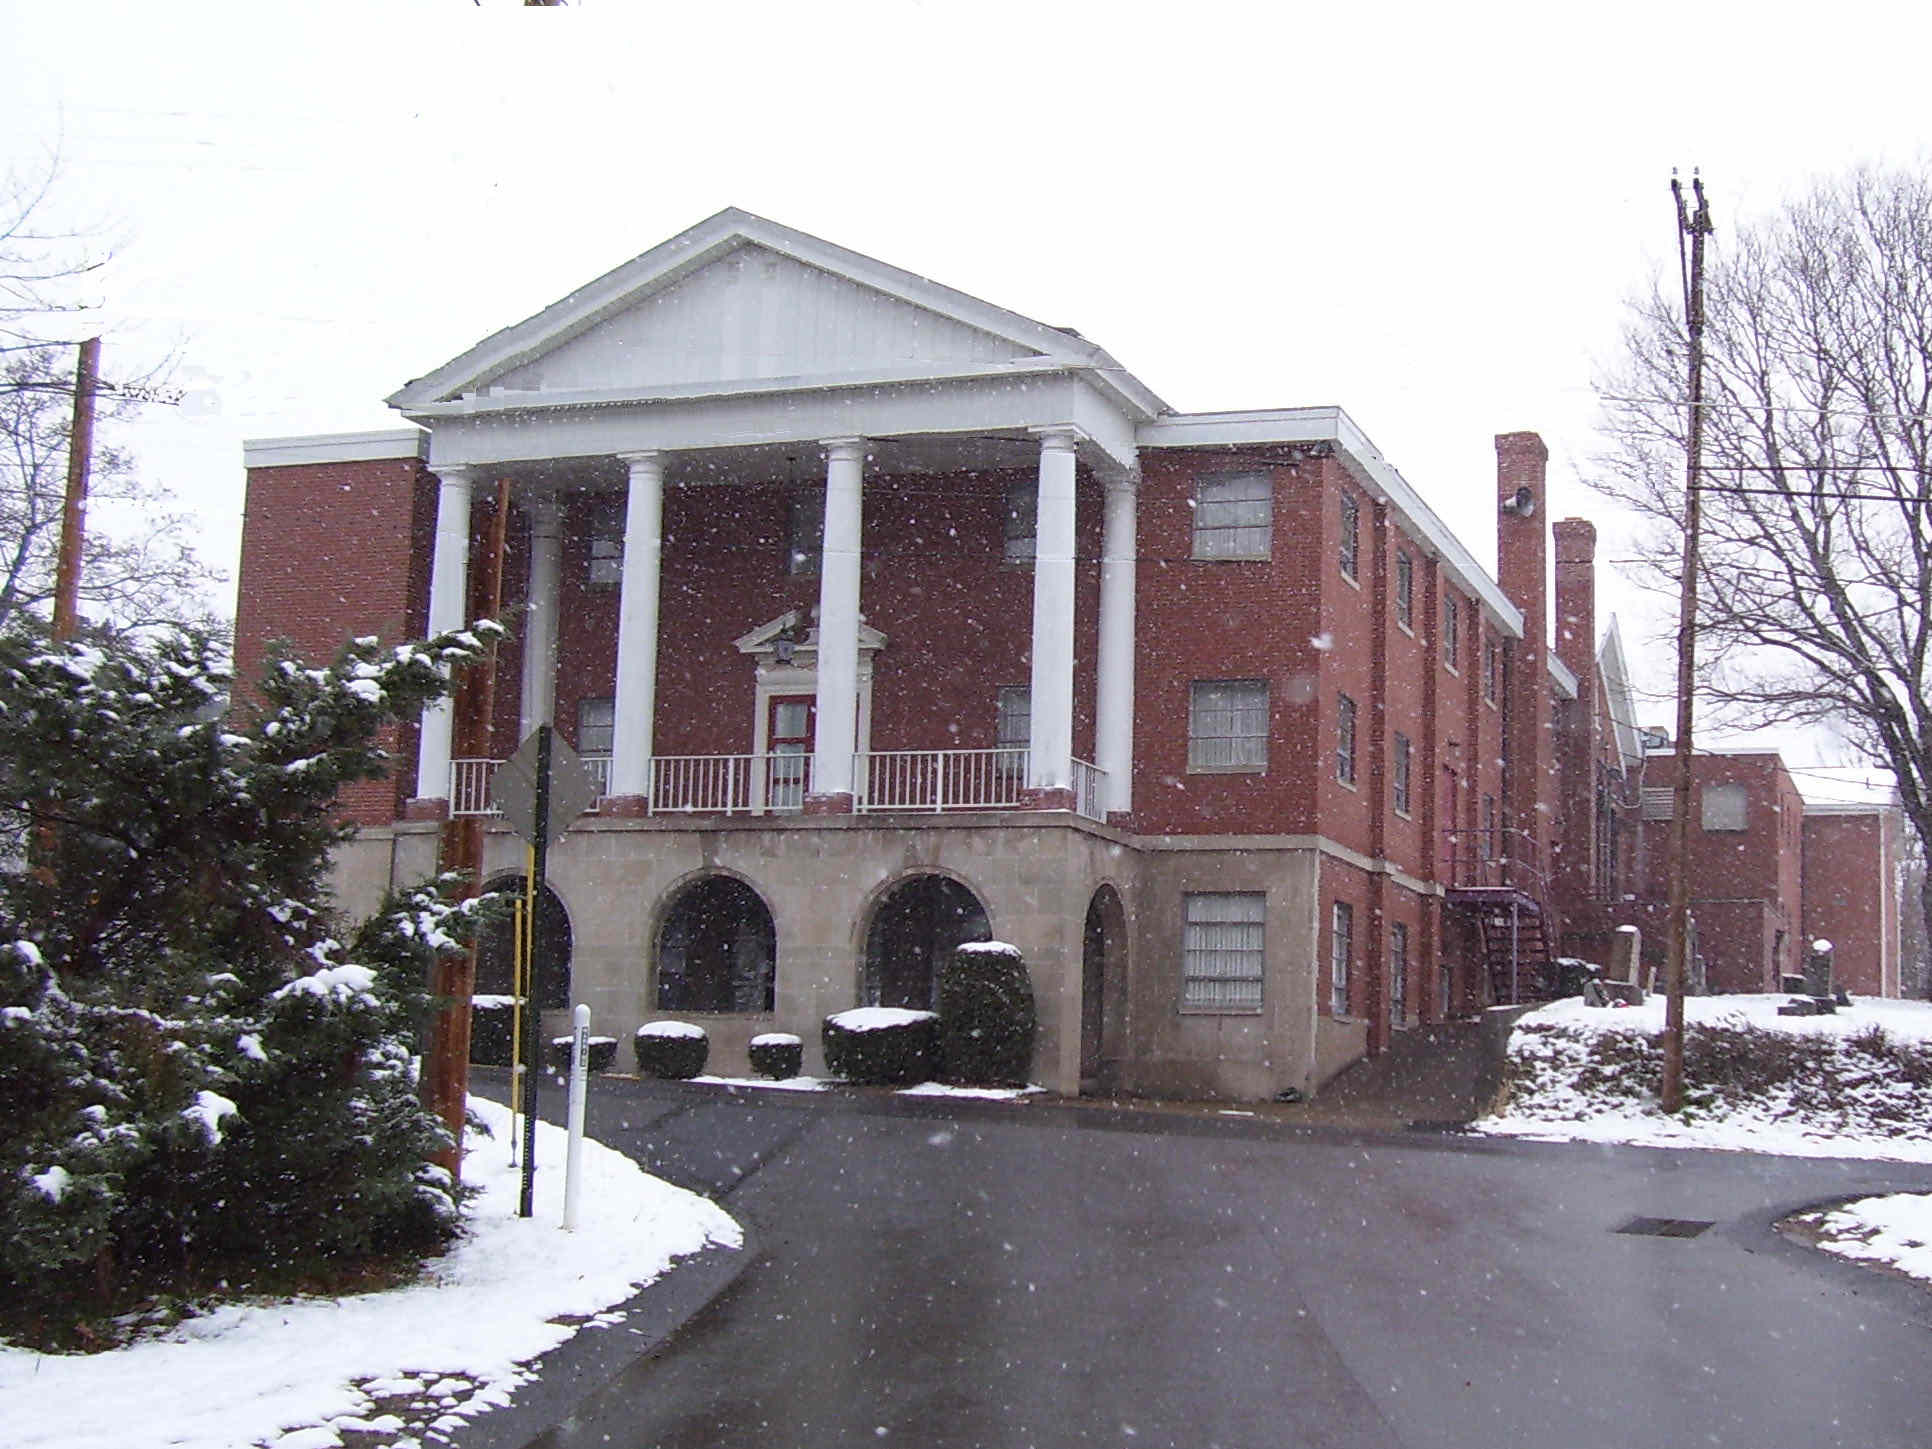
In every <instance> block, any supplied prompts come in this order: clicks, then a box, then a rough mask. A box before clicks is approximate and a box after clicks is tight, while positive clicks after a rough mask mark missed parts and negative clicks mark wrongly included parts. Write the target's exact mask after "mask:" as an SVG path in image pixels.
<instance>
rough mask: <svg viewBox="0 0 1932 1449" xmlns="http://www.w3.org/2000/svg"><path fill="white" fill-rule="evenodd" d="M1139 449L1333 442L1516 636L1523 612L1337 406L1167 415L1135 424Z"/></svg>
mask: <svg viewBox="0 0 1932 1449" xmlns="http://www.w3.org/2000/svg"><path fill="white" fill-rule="evenodd" d="M1136 437H1137V441H1138V442H1139V444H1140V446H1141V447H1143V448H1240V447H1263V446H1266V445H1269V444H1274V443H1333V444H1334V445H1335V450H1336V453H1337V454H1338V455H1339V456H1340V457H1341V459H1342V462H1343V464H1344V466H1346V467H1347V469H1348V471H1349V472H1350V473H1351V474H1353V475H1354V476H1355V478H1356V480H1357V481H1358V482H1360V483H1361V484H1362V486H1363V487H1365V488H1367V489H1368V490H1369V492H1370V493H1372V494H1374V495H1376V496H1377V497H1379V498H1380V499H1381V500H1382V501H1383V502H1385V503H1387V504H1388V505H1389V507H1390V508H1392V509H1394V510H1395V512H1396V514H1397V515H1398V516H1399V517H1400V518H1401V519H1402V520H1403V521H1404V522H1405V523H1406V524H1407V525H1408V527H1409V529H1410V531H1411V532H1412V533H1414V535H1415V537H1416V540H1417V542H1419V543H1421V544H1422V545H1424V546H1425V547H1426V548H1428V549H1430V550H1431V551H1433V552H1434V554H1435V556H1436V557H1437V558H1438V559H1440V560H1441V562H1442V564H1443V567H1444V568H1446V569H1447V570H1448V572H1449V574H1450V576H1451V577H1452V578H1454V579H1455V581H1456V582H1457V583H1458V584H1460V585H1461V586H1462V587H1463V588H1464V589H1465V590H1466V591H1467V592H1468V593H1470V594H1471V595H1473V596H1474V597H1475V598H1477V599H1479V600H1480V601H1481V602H1482V604H1483V606H1484V607H1485V608H1486V609H1488V610H1489V612H1490V613H1491V614H1492V615H1493V616H1494V617H1495V619H1496V621H1497V622H1498V623H1499V624H1500V625H1501V626H1502V628H1503V631H1504V632H1505V633H1508V634H1512V635H1515V636H1516V637H1517V638H1521V637H1522V633H1523V613H1522V610H1520V609H1518V608H1517V607H1516V605H1515V604H1513V603H1511V602H1510V600H1509V597H1508V596H1507V595H1506V594H1504V593H1503V590H1502V587H1501V585H1499V584H1498V583H1497V582H1496V581H1495V580H1494V579H1493V578H1491V577H1490V576H1489V572H1488V571H1487V570H1486V569H1484V568H1483V566H1482V565H1481V564H1479V563H1477V562H1476V556H1475V555H1474V554H1472V553H1470V552H1469V550H1468V549H1467V548H1466V547H1464V545H1463V542H1462V540H1461V539H1459V538H1457V537H1456V535H1455V534H1454V532H1452V531H1451V530H1450V528H1449V525H1448V524H1446V523H1444V522H1443V521H1442V520H1441V519H1440V518H1438V517H1437V516H1436V513H1435V510H1434V509H1432V508H1430V507H1429V505H1428V504H1427V503H1424V502H1423V501H1422V496H1421V495H1420V494H1419V493H1417V492H1416V491H1415V489H1414V488H1412V487H1411V486H1410V485H1409V482H1408V480H1407V479H1406V478H1404V477H1403V476H1402V475H1401V474H1400V473H1398V472H1397V471H1396V470H1395V468H1394V467H1393V466H1391V465H1390V463H1389V462H1388V460H1387V459H1385V458H1384V457H1383V456H1382V453H1381V450H1380V449H1378V448H1377V447H1376V446H1375V444H1373V443H1372V442H1370V441H1369V439H1368V435H1367V434H1366V433H1364V432H1363V431H1362V430H1361V429H1360V428H1359V427H1357V426H1356V425H1355V421H1354V419H1352V418H1351V417H1349V415H1348V414H1347V413H1345V412H1343V411H1342V410H1341V409H1340V408H1338V407H1320V408H1275V409H1268V410H1265V411H1256V412H1232V413H1170V414H1168V415H1167V416H1166V417H1162V418H1156V419H1154V420H1153V421H1152V422H1147V423H1142V424H1141V426H1140V429H1139V431H1138V433H1137V435H1136Z"/></svg>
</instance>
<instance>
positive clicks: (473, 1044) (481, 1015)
mask: <svg viewBox="0 0 1932 1449" xmlns="http://www.w3.org/2000/svg"><path fill="white" fill-rule="evenodd" d="M516 1015H517V999H516V998H515V997H514V996H487V995H486V996H472V997H471V998H470V1061H471V1062H473V1063H474V1064H475V1065H477V1066H479V1067H507V1066H509V1065H510V1062H511V1054H512V1052H513V1050H514V1048H515V1043H516Z"/></svg>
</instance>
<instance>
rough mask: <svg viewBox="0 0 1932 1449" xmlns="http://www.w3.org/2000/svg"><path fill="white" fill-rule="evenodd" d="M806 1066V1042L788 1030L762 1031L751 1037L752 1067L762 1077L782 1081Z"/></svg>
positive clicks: (795, 1074)
mask: <svg viewBox="0 0 1932 1449" xmlns="http://www.w3.org/2000/svg"><path fill="white" fill-rule="evenodd" d="M804 1066H805V1043H804V1042H802V1041H800V1040H799V1039H798V1038H797V1037H795V1036H793V1035H792V1034H791V1033H790V1032H788V1031H767V1032H760V1033H759V1034H758V1035H757V1036H755V1037H753V1038H752V1039H751V1069H752V1070H753V1071H754V1072H756V1073H758V1075H759V1076H761V1077H770V1078H771V1079H772V1080H773V1081H774V1082H782V1081H785V1080H787V1079H788V1078H791V1077H795V1076H797V1075H798V1074H799V1072H800V1071H801V1070H803V1069H804Z"/></svg>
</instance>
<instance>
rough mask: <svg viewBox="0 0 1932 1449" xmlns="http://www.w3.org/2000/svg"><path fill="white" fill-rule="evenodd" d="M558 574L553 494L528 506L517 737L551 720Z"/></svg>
mask: <svg viewBox="0 0 1932 1449" xmlns="http://www.w3.org/2000/svg"><path fill="white" fill-rule="evenodd" d="M562 576H563V528H562V510H561V509H559V508H558V506H557V500H556V499H555V498H554V497H544V498H537V499H534V500H533V501H532V502H531V505H530V583H529V587H528V588H527V589H526V590H525V591H524V604H525V611H524V615H523V708H522V711H521V718H522V724H521V726H520V727H519V728H518V730H517V738H518V739H523V738H525V737H527V736H528V735H529V733H530V731H531V730H533V729H535V728H536V727H537V726H538V725H540V724H555V723H556V722H557V718H556V716H557V589H558V583H559V580H560V579H561V578H562Z"/></svg>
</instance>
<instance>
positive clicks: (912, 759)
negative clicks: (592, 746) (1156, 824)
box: [449, 749, 1107, 820]
mask: <svg viewBox="0 0 1932 1449" xmlns="http://www.w3.org/2000/svg"><path fill="white" fill-rule="evenodd" d="M1026 761H1027V752H1026V751H1025V750H1024V749H995V750H873V751H870V752H867V753H864V754H860V755H857V756H855V757H854V771H853V773H854V777H855V779H856V780H857V782H858V787H859V789H858V798H857V799H856V800H855V801H854V804H853V808H854V809H855V810H856V811H858V812H860V813H864V814H878V813H884V812H894V811H896V812H902V813H903V812H920V813H934V814H937V813H944V812H947V811H955V810H1017V809H1019V808H1021V806H1022V804H1023V803H1024V800H1025V795H1024V791H1025V787H1026ZM498 763H499V762H498V761H496V760H484V759H459V760H452V761H450V788H449V804H450V814H451V815H486V816H489V815H495V814H496V813H497V811H496V810H495V808H494V807H493V806H492V805H491V804H490V772H491V771H493V770H494V769H495V768H496V767H497V765H498ZM584 765H585V767H586V768H587V769H589V770H590V771H591V774H592V775H593V777H594V778H595V779H596V781H597V791H598V797H599V799H601V798H602V797H603V796H605V795H607V794H608V793H609V792H610V756H609V755H586V756H584ZM649 779H650V797H649V803H648V805H647V807H646V808H647V810H648V812H649V813H650V814H652V815H792V814H797V813H798V811H800V810H801V809H802V808H803V807H804V804H805V796H806V793H807V792H808V791H809V790H810V789H811V787H812V757H811V756H810V755H805V754H765V755H656V756H653V757H652V759H651V768H650V775H649ZM1106 779H1107V773H1106V771H1104V770H1101V769H1099V768H1097V767H1096V766H1094V765H1090V764H1088V763H1087V762H1086V761H1085V760H1075V761H1074V762H1073V795H1074V809H1075V810H1076V811H1077V812H1078V813H1079V814H1081V815H1084V816H1086V817H1087V818H1088V819H1090V820H1104V819H1105V818H1106V811H1105V808H1104V796H1105V793H1106ZM596 808H597V807H596V806H594V805H593V806H592V807H591V809H592V810H595V809H596Z"/></svg>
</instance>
